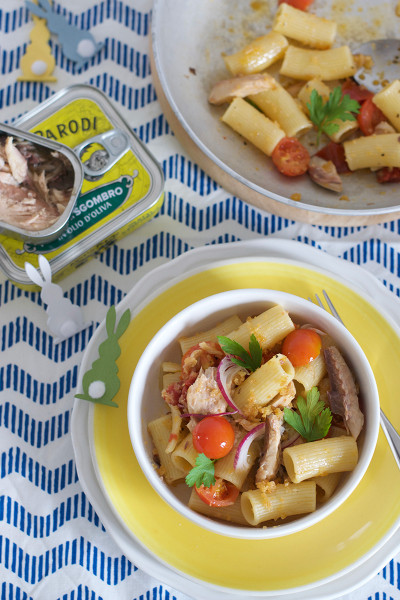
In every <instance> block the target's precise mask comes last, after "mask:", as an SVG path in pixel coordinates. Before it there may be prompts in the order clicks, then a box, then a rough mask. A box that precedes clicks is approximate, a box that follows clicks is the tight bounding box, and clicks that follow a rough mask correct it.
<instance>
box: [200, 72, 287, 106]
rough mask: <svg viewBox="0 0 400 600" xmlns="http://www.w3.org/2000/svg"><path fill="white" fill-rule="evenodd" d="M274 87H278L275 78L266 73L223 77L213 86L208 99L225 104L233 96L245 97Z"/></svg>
mask: <svg viewBox="0 0 400 600" xmlns="http://www.w3.org/2000/svg"><path fill="white" fill-rule="evenodd" d="M274 88H276V81H275V79H274V78H273V77H271V75H268V74H266V73H256V74H253V75H244V76H243V77H234V78H233V79H223V80H222V81H219V82H218V83H217V84H216V85H215V86H214V87H213V88H212V90H211V93H210V95H209V97H208V101H209V102H210V103H211V104H225V103H226V102H230V101H231V100H232V99H233V98H238V97H239V98H245V97H246V96H250V95H251V94H258V93H260V92H265V91H266V90H273V89H274Z"/></svg>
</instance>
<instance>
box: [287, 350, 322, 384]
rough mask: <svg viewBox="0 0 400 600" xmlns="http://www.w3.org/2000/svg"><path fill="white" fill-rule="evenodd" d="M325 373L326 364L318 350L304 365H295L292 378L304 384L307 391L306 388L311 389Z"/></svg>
mask: <svg viewBox="0 0 400 600" xmlns="http://www.w3.org/2000/svg"><path fill="white" fill-rule="evenodd" d="M325 373H326V365H325V360H324V355H323V353H322V352H320V353H319V354H318V356H317V357H316V358H315V359H314V360H312V361H311V362H309V363H308V364H307V365H305V366H304V367H296V368H295V370H294V377H293V379H294V380H295V381H298V382H299V383H301V384H302V385H303V386H304V389H305V391H306V392H308V390H311V388H313V387H314V386H318V384H319V382H320V381H321V379H322V378H323V377H324V375H325Z"/></svg>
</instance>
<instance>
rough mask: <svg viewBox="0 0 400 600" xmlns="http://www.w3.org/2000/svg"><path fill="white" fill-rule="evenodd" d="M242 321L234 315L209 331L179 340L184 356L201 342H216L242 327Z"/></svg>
mask: <svg viewBox="0 0 400 600" xmlns="http://www.w3.org/2000/svg"><path fill="white" fill-rule="evenodd" d="M241 324H242V321H241V319H240V317H238V315H232V316H231V317H229V319H225V321H223V322H222V323H219V324H218V325H216V326H215V327H213V328H212V329H209V330H208V331H203V332H201V333H197V334H195V335H191V336H189V337H181V338H179V343H180V346H181V350H182V354H185V353H186V352H187V351H188V350H189V349H190V348H192V347H193V346H196V345H197V344H200V342H216V341H217V337H218V336H219V335H226V334H227V333H229V332H230V331H232V329H234V328H236V327H240V325H241Z"/></svg>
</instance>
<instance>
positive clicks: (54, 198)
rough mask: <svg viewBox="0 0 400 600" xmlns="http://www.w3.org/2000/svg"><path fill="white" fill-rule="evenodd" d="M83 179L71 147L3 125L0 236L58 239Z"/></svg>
mask: <svg viewBox="0 0 400 600" xmlns="http://www.w3.org/2000/svg"><path fill="white" fill-rule="evenodd" d="M82 181H83V167H82V163H81V161H80V160H79V158H78V157H77V156H76V154H75V152H73V151H72V150H71V149H70V148H68V147H67V146H64V144H60V143H59V142H57V141H54V140H48V139H45V138H43V137H41V136H39V135H35V134H33V133H27V132H26V131H24V130H22V129H19V128H17V127H11V126H9V125H5V124H3V123H0V232H2V233H4V234H6V235H8V236H11V237H14V238H16V239H22V240H26V241H28V242H31V243H39V242H40V243H45V242H48V241H51V240H53V239H54V238H56V237H58V236H59V235H60V234H61V232H62V231H63V230H64V229H65V227H66V225H67V223H68V220H69V218H70V215H71V213H72V211H73V208H74V206H75V202H76V199H77V197H78V194H79V191H80V189H81V185H82Z"/></svg>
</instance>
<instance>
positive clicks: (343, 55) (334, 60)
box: [279, 46, 356, 81]
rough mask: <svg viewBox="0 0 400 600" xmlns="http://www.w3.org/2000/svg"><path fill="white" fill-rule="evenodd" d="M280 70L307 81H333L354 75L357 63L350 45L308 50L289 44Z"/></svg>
mask: <svg viewBox="0 0 400 600" xmlns="http://www.w3.org/2000/svg"><path fill="white" fill-rule="evenodd" d="M279 72H280V74H281V75H285V76H286V77H292V78H293V79H301V80H306V81H307V80H308V79H314V78H319V79H323V80H324V81H333V80H334V79H345V78H346V77H351V76H352V75H354V73H355V72H356V65H355V62H354V58H353V55H352V53H351V51H350V48H349V47H348V46H340V47H339V48H331V49H329V50H308V49H306V48H299V47H298V46H289V47H288V49H287V50H286V53H285V57H284V59H283V62H282V66H281V68H280V71H279Z"/></svg>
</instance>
